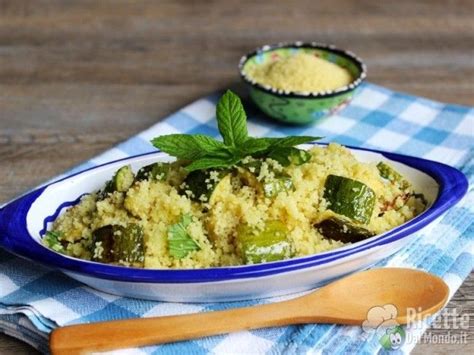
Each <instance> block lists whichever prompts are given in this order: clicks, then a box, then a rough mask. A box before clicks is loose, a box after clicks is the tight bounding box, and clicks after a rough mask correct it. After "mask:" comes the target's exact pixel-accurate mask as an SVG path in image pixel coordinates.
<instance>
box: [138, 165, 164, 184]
mask: <svg viewBox="0 0 474 355" xmlns="http://www.w3.org/2000/svg"><path fill="white" fill-rule="evenodd" d="M170 167H171V164H170V163H153V164H150V165H147V166H144V167H142V168H141V169H140V170H138V172H137V176H136V177H135V181H142V180H151V179H155V180H158V181H163V180H166V179H167V178H168V174H169V171H170Z"/></svg>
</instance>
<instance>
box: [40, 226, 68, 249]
mask: <svg viewBox="0 0 474 355" xmlns="http://www.w3.org/2000/svg"><path fill="white" fill-rule="evenodd" d="M60 238H61V233H60V232H55V231H49V232H46V234H45V236H44V238H43V241H44V242H45V243H46V245H47V246H48V247H49V248H51V249H53V250H54V251H57V252H58V253H65V250H64V247H63V245H62V244H61V241H60V240H59V239H60Z"/></svg>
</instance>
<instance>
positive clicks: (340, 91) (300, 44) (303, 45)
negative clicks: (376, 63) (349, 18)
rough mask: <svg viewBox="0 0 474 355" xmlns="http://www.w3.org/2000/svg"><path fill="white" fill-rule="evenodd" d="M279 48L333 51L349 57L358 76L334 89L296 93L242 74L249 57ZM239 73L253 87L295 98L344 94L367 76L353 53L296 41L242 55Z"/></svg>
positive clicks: (262, 47)
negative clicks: (273, 86) (270, 85)
mask: <svg viewBox="0 0 474 355" xmlns="http://www.w3.org/2000/svg"><path fill="white" fill-rule="evenodd" d="M280 48H296V49H298V48H312V49H321V50H324V51H328V52H332V53H335V54H337V55H339V56H341V57H345V58H347V59H349V60H350V61H352V62H353V63H354V64H355V65H356V66H357V69H358V70H359V76H358V77H357V78H354V80H353V81H352V82H351V83H350V84H349V85H346V86H343V87H341V88H338V89H335V90H327V91H320V92H308V93H307V94H306V93H305V94H303V93H299V92H298V93H296V92H293V91H284V90H280V89H276V88H272V87H269V86H265V85H262V84H259V83H258V82H256V81H255V80H252V79H250V78H249V77H247V76H246V75H245V74H244V71H243V69H244V66H245V63H246V62H247V60H249V59H250V58H252V57H254V56H255V55H257V54H260V53H263V52H271V51H273V50H276V49H280ZM239 74H240V77H241V78H242V79H243V80H244V81H245V82H246V83H247V84H249V85H250V86H252V87H255V88H257V89H259V90H261V91H263V92H266V93H268V94H271V95H278V96H281V97H287V98H295V99H308V98H328V97H334V96H338V95H342V94H345V93H347V92H350V91H352V90H354V89H355V88H357V87H358V86H359V85H360V84H361V83H362V82H363V81H364V80H365V78H366V77H367V67H366V65H365V64H364V62H363V61H362V59H360V58H359V57H358V56H356V55H355V54H354V53H352V52H350V51H346V50H343V49H339V48H336V47H335V46H334V45H332V44H324V43H317V42H301V41H297V42H282V43H277V44H267V45H264V46H261V47H259V48H257V49H255V50H254V51H252V52H250V53H248V54H246V55H244V56H243V57H242V58H240V61H239Z"/></svg>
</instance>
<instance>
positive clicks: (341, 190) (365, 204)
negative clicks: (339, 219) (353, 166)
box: [324, 175, 376, 224]
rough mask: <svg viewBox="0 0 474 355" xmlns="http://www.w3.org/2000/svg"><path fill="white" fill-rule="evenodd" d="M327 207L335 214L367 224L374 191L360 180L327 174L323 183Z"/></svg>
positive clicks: (373, 204)
mask: <svg viewBox="0 0 474 355" xmlns="http://www.w3.org/2000/svg"><path fill="white" fill-rule="evenodd" d="M324 198H325V199H326V201H327V202H328V208H329V209H330V210H332V211H334V212H336V213H337V214H340V215H343V216H346V217H349V218H350V219H352V220H354V221H357V222H359V223H362V224H368V223H369V222H370V218H371V216H372V212H373V210H374V206H375V199H376V196H375V192H374V191H373V190H372V189H371V188H370V187H368V186H367V185H365V184H363V183H361V182H360V181H357V180H353V179H349V178H346V177H343V176H338V175H328V177H327V179H326V183H325V184H324Z"/></svg>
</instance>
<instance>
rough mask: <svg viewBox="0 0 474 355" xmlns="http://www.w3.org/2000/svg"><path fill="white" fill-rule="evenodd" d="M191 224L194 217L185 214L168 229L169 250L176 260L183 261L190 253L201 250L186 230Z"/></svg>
mask: <svg viewBox="0 0 474 355" xmlns="http://www.w3.org/2000/svg"><path fill="white" fill-rule="evenodd" d="M191 222H192V216H191V215H188V214H185V215H183V216H182V217H181V220H180V221H179V222H178V223H176V224H173V225H171V226H170V227H169V228H168V250H169V253H170V255H171V256H173V257H174V258H176V259H182V258H184V257H185V256H187V255H188V254H189V253H190V252H192V251H195V250H199V249H201V248H200V247H199V245H198V244H197V243H196V242H195V241H194V240H193V238H191V236H190V235H189V234H188V232H187V230H186V228H187V227H188V226H189V225H190V224H191Z"/></svg>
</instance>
